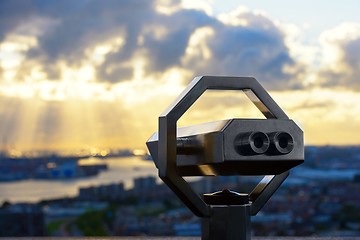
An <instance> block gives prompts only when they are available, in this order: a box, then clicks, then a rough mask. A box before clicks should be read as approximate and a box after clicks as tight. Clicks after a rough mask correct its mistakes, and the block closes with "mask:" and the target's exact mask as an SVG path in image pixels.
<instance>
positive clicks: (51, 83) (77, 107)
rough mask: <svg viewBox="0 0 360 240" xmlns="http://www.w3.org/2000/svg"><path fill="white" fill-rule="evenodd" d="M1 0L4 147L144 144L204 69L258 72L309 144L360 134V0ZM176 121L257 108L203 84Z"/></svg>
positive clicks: (354, 140)
mask: <svg viewBox="0 0 360 240" xmlns="http://www.w3.org/2000/svg"><path fill="white" fill-rule="evenodd" d="M289 4H290V3H287V2H286V1H280V0H278V1H274V2H273V3H272V4H269V3H260V1H243V2H242V3H241V4H238V3H237V2H235V1H226V2H224V1H221V2H220V1H215V0H214V1H210V0H209V1H206V0H203V1H189V0H183V1H177V0H168V1H165V0H152V1H149V0H138V1H132V0H131V1H128V0H124V1H90V0H83V1H71V0H65V1H56V2H55V1H42V0H26V1H21V0H11V1H10V0H4V1H1V2H0V150H8V151H13V152H20V153H21V152H23V151H36V150H49V151H69V150H73V151H77V150H79V149H99V151H101V149H111V148H116V149H119V148H129V149H145V141H146V140H147V139H148V137H150V135H151V134H152V132H154V131H156V130H157V117H158V116H159V114H160V113H161V112H162V111H163V110H164V109H165V108H166V107H167V106H168V105H169V104H170V103H171V102H172V101H173V100H174V99H175V98H176V97H177V95H178V94H179V93H180V92H181V91H182V90H183V89H184V88H185V86H186V85H187V84H188V83H189V82H190V81H191V80H192V79H193V78H194V77H196V76H200V75H233V76H253V77H255V78H256V79H257V80H258V81H259V82H261V83H262V84H263V85H264V87H265V88H266V89H267V90H269V91H270V94H271V96H272V97H273V98H274V99H275V101H276V102H277V103H278V104H279V105H280V106H281V107H282V108H283V109H284V111H285V112H286V113H287V114H288V116H289V117H290V118H292V119H294V120H295V121H297V122H298V123H299V124H300V126H301V127H302V128H303V129H304V132H305V143H306V144H307V145H326V144H330V145H358V144H360V138H359V137H358V132H359V131H360V124H359V123H360V114H359V113H360V104H357V103H359V102H360V81H359V80H360V79H359V76H360V19H359V18H360V16H359V15H358V14H356V10H357V9H359V7H360V3H358V2H356V1H350V0H345V1H342V2H339V3H327V2H325V1H317V2H316V3H313V2H311V3H310V1H303V2H302V5H301V6H300V5H299V6H297V5H294V7H291V6H289ZM290 5H291V4H290ZM196 104H197V105H196V106H194V110H193V111H191V112H190V113H188V114H187V115H186V116H185V118H184V119H183V120H181V122H180V124H182V125H186V124H192V123H194V122H202V121H208V120H216V119H222V118H231V117H236V116H238V117H242V116H246V117H261V116H260V114H259V112H258V111H257V110H256V109H254V107H253V106H251V105H250V104H249V103H248V101H247V100H246V99H245V98H244V97H243V96H242V95H241V94H238V93H233V92H230V94H228V93H227V92H226V93H224V92H221V93H209V94H206V98H205V99H200V101H199V102H198V103H196Z"/></svg>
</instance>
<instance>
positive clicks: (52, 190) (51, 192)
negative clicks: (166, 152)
mask: <svg viewBox="0 0 360 240" xmlns="http://www.w3.org/2000/svg"><path fill="white" fill-rule="evenodd" d="M99 160H100V159H99ZM100 161H102V162H104V163H106V164H107V165H108V167H109V169H108V170H107V171H103V172H101V173H100V174H98V175H97V176H92V177H87V178H78V179H69V180H37V179H31V180H22V181H15V182H3V183H0V204H1V203H2V202H3V201H5V200H7V201H10V202H37V201H39V200H42V199H51V198H59V197H73V196H76V195H77V194H78V191H79V188H80V187H86V186H98V185H102V184H110V183H119V182H123V183H124V184H125V188H131V187H132V186H133V179H134V178H136V177H140V176H157V169H156V167H155V165H154V163H153V162H152V161H145V160H142V159H141V158H140V157H126V158H108V159H101V160H100Z"/></svg>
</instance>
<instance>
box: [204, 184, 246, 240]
mask: <svg viewBox="0 0 360 240" xmlns="http://www.w3.org/2000/svg"><path fill="white" fill-rule="evenodd" d="M204 200H205V202H206V203H208V204H211V205H210V216H209V217H204V218H202V234H201V235H202V240H219V239H222V240H250V239H251V222H250V215H251V204H250V203H249V195H248V194H240V193H236V192H233V191H229V190H223V191H220V192H216V193H212V194H204ZM230 204H231V205H230ZM233 204H236V205H233Z"/></svg>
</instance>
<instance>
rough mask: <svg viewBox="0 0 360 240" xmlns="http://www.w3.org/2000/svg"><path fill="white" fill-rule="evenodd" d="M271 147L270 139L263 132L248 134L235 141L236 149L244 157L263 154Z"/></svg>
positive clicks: (241, 135)
mask: <svg viewBox="0 0 360 240" xmlns="http://www.w3.org/2000/svg"><path fill="white" fill-rule="evenodd" d="M269 146H270V140H269V137H268V136H267V135H266V134H265V133H263V132H247V133H243V134H240V135H239V136H238V137H237V138H236V139H235V149H236V151H238V152H239V153H240V154H242V155H258V154H263V153H265V152H266V151H267V150H268V148H269Z"/></svg>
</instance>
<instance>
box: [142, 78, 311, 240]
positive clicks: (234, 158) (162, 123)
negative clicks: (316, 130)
mask: <svg viewBox="0 0 360 240" xmlns="http://www.w3.org/2000/svg"><path fill="white" fill-rule="evenodd" d="M211 89H217V90H239V91H243V92H244V93H245V94H246V95H247V96H248V97H249V98H250V100H251V101H252V102H253V103H254V104H255V106H256V107H257V108H258V109H259V110H260V111H261V112H262V113H263V114H264V115H265V117H266V119H229V120H220V121H215V122H209V123H203V124H198V125H193V126H188V127H182V128H177V121H178V119H179V118H180V117H181V116H182V115H183V114H184V113H185V112H186V111H187V110H188V109H189V108H190V107H191V105H192V104H193V103H194V102H195V101H196V100H197V99H198V98H199V97H200V96H201V95H202V94H203V93H204V92H205V91H206V90H211ZM147 146H148V149H149V151H150V154H151V156H152V158H153V160H154V162H155V165H156V167H157V168H158V170H159V177H160V178H161V179H162V180H163V181H164V182H165V183H166V184H167V185H168V186H169V187H170V188H171V189H172V191H173V192H174V193H175V194H176V195H177V196H178V197H179V198H180V199H181V200H182V201H183V202H184V203H185V204H186V206H187V207H188V208H189V209H190V210H191V211H192V212H193V213H194V214H196V215H197V216H199V217H201V218H202V239H211V240H219V239H224V240H230V239H231V240H234V239H239V240H249V239H250V236H251V228H250V216H251V215H256V214H257V213H258V212H259V210H260V209H261V208H262V207H263V205H264V204H265V203H266V202H267V201H268V200H269V198H270V197H271V196H272V194H273V193H274V192H275V191H276V190H277V189H278V188H279V186H280V185H281V183H282V182H283V181H284V180H285V179H286V177H287V176H288V175H289V170H290V169H291V168H293V167H295V166H297V165H298V164H301V163H302V162H303V161H304V143H303V132H302V130H301V129H300V128H299V127H298V126H297V125H296V124H295V122H293V121H292V120H290V119H289V118H288V117H287V115H286V114H285V113H284V112H283V110H282V109H281V108H280V107H279V106H278V105H277V104H276V103H275V102H274V100H273V99H272V98H271V97H270V95H269V94H268V93H267V92H266V90H265V89H264V88H263V87H262V86H261V85H260V84H259V82H258V81H257V80H256V79H254V78H250V77H218V76H204V77H197V78H195V79H194V80H193V81H192V82H191V83H190V84H189V86H188V87H187V88H186V89H185V90H184V91H183V93H181V95H180V96H179V97H178V99H176V100H175V102H174V103H173V104H172V105H170V106H169V107H168V109H166V110H165V111H164V112H163V113H162V114H161V115H160V117H159V131H158V132H156V133H154V134H153V135H152V136H151V137H150V139H149V140H148V141H147ZM229 175H265V177H264V178H263V179H262V180H261V181H260V183H259V184H258V185H257V186H256V187H255V188H254V189H253V191H252V192H251V193H236V192H233V191H230V190H223V191H219V192H215V193H208V194H204V195H203V196H202V197H201V196H199V195H198V194H197V193H195V192H194V191H193V190H192V189H191V187H190V186H189V184H188V183H187V182H186V181H185V180H184V179H183V176H229Z"/></svg>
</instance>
